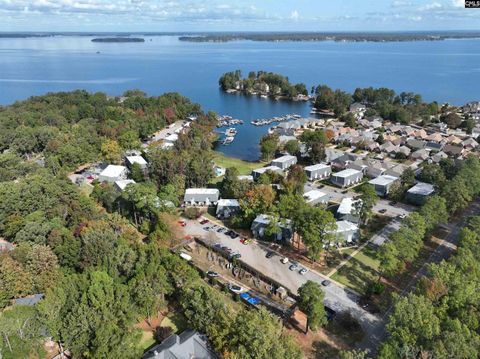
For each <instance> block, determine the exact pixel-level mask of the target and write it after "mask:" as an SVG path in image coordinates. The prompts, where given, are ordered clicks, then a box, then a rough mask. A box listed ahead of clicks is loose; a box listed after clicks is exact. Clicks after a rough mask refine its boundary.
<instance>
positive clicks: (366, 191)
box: [359, 183, 378, 224]
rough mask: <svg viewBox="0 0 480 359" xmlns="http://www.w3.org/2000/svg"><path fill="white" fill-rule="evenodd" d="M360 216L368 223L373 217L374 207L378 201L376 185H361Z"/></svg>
mask: <svg viewBox="0 0 480 359" xmlns="http://www.w3.org/2000/svg"><path fill="white" fill-rule="evenodd" d="M359 193H360V196H359V199H360V200H361V202H359V203H360V205H361V207H360V218H361V219H362V221H363V222H364V223H365V224H366V223H368V221H369V220H370V218H372V209H373V207H374V206H375V204H376V203H377V202H378V196H377V193H376V192H375V187H374V186H373V185H371V184H368V183H365V184H363V185H361V186H360V187H359Z"/></svg>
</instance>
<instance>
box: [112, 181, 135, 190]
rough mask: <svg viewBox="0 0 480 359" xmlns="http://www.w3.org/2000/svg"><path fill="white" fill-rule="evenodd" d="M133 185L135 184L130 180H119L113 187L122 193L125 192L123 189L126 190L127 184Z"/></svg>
mask: <svg viewBox="0 0 480 359" xmlns="http://www.w3.org/2000/svg"><path fill="white" fill-rule="evenodd" d="M134 183H136V182H135V181H134V180H131V179H126V180H119V181H115V187H116V189H117V190H118V191H120V192H123V191H125V188H127V186H128V185H129V184H134Z"/></svg>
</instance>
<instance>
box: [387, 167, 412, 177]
mask: <svg viewBox="0 0 480 359" xmlns="http://www.w3.org/2000/svg"><path fill="white" fill-rule="evenodd" d="M407 168H408V167H407V166H405V165H402V164H398V165H396V166H393V167H391V168H389V169H388V170H387V171H386V172H385V174H386V175H389V176H393V177H398V178H400V177H401V176H402V174H403V172H405V170H406V169H407Z"/></svg>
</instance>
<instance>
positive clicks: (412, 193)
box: [405, 182, 435, 206]
mask: <svg viewBox="0 0 480 359" xmlns="http://www.w3.org/2000/svg"><path fill="white" fill-rule="evenodd" d="M434 192H435V188H434V187H433V185H432V184H430V183H424V182H418V183H417V184H416V185H415V186H413V187H412V188H410V189H409V190H408V191H407V194H406V196H405V199H406V200H407V201H408V202H410V203H412V204H415V205H418V206H420V205H422V204H424V203H425V201H426V200H427V198H428V196H430V195H432V194H433V193H434Z"/></svg>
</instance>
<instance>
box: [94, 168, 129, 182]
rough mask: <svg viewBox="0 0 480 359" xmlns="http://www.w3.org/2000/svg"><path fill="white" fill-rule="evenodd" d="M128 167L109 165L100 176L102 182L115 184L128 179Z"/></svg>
mask: <svg viewBox="0 0 480 359" xmlns="http://www.w3.org/2000/svg"><path fill="white" fill-rule="evenodd" d="M127 172H128V170H127V167H125V166H117V165H108V166H107V167H106V168H105V169H104V170H103V171H102V172H101V173H100V175H99V176H98V180H99V181H100V182H115V181H118V180H121V179H126V177H127Z"/></svg>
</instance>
